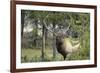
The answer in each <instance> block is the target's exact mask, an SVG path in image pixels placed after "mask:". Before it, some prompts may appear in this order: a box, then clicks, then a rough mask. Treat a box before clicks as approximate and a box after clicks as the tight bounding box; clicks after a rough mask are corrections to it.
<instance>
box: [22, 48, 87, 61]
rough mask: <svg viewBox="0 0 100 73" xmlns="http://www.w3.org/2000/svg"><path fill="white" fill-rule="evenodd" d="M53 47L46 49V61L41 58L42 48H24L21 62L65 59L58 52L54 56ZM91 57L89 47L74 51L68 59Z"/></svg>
mask: <svg viewBox="0 0 100 73" xmlns="http://www.w3.org/2000/svg"><path fill="white" fill-rule="evenodd" d="M52 52H53V51H52V49H45V59H44V61H43V60H42V58H41V50H40V49H35V48H34V49H29V48H27V49H22V51H21V62H22V63H25V62H47V61H63V57H62V55H61V54H59V53H56V57H55V58H53V53H52ZM86 59H89V50H88V49H80V50H79V51H78V52H76V53H72V54H71V55H70V56H67V58H66V61H67V60H86Z"/></svg>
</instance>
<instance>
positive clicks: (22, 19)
mask: <svg viewBox="0 0 100 73" xmlns="http://www.w3.org/2000/svg"><path fill="white" fill-rule="evenodd" d="M24 18H25V12H24V11H21V37H23V31H24Z"/></svg>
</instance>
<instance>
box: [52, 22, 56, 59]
mask: <svg viewBox="0 0 100 73" xmlns="http://www.w3.org/2000/svg"><path fill="white" fill-rule="evenodd" d="M54 33H55V24H53V59H55V57H56V47H55V43H56V40H55V39H56V37H55V34H54Z"/></svg>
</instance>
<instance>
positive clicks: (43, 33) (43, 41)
mask: <svg viewBox="0 0 100 73" xmlns="http://www.w3.org/2000/svg"><path fill="white" fill-rule="evenodd" d="M41 53H42V61H44V55H45V26H44V25H43V24H42V50H41Z"/></svg>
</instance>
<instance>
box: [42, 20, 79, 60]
mask: <svg viewBox="0 0 100 73" xmlns="http://www.w3.org/2000/svg"><path fill="white" fill-rule="evenodd" d="M44 25H45V27H46V29H47V30H48V31H50V32H52V33H54V34H55V37H56V48H57V51H58V53H60V54H61V55H62V56H63V58H64V60H65V59H66V57H67V55H68V54H71V53H73V52H76V51H78V49H79V47H80V42H79V41H72V40H71V39H70V38H68V36H66V35H65V33H66V32H67V31H68V30H69V27H70V25H69V26H68V27H67V29H64V31H62V30H59V31H60V32H59V31H57V32H56V33H55V32H53V31H52V30H50V28H49V27H48V26H47V25H46V22H45V21H44Z"/></svg>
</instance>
